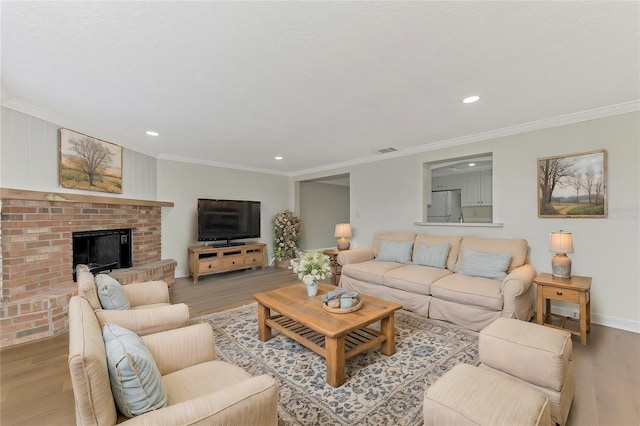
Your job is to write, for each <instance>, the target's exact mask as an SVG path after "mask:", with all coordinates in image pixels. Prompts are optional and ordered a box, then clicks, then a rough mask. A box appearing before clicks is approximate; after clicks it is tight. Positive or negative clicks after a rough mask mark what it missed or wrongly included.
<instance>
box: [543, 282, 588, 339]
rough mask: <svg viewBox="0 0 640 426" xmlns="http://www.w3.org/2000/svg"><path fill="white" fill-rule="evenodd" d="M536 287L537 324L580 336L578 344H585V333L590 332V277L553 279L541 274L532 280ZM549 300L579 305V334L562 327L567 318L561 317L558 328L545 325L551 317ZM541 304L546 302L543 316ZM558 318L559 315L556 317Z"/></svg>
mask: <svg viewBox="0 0 640 426" xmlns="http://www.w3.org/2000/svg"><path fill="white" fill-rule="evenodd" d="M533 281H534V282H535V283H536V285H537V292H538V304H537V305H538V306H537V311H538V313H537V322H538V324H543V325H546V326H549V327H555V328H560V329H562V330H566V331H569V332H570V333H571V334H574V335H576V336H580V343H582V344H583V345H586V344H587V333H588V332H589V331H591V277H580V276H577V275H574V276H572V277H571V278H569V279H561V278H555V277H554V276H553V275H551V274H547V273H542V274H540V275H538V276H537V277H536V278H535V279H534V280H533ZM551 300H560V301H563V302H571V303H576V304H578V305H579V309H580V332H576V331H574V330H569V329H567V328H565V327H564V325H565V323H566V321H567V319H571V318H567V317H562V318H563V320H562V323H561V324H560V326H559V327H558V326H555V325H552V324H549V323H547V320H550V317H551V315H555V314H552V313H551ZM543 302H546V306H545V307H546V311H545V312H546V314H543V310H542V308H543V306H542V305H543ZM556 316H559V315H556Z"/></svg>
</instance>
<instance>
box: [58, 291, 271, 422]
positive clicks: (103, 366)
mask: <svg viewBox="0 0 640 426" xmlns="http://www.w3.org/2000/svg"><path fill="white" fill-rule="evenodd" d="M142 339H143V341H144V344H145V346H146V347H147V349H148V350H149V352H150V353H151V355H152V356H153V359H154V361H155V363H156V366H157V367H158V370H159V371H160V374H161V375H162V383H163V385H164V388H165V390H166V392H167V395H168V404H167V406H166V407H164V408H160V409H157V410H155V411H149V412H147V413H144V414H141V415H139V416H136V417H134V418H132V419H125V420H124V421H123V422H122V424H127V425H143V424H145V425H160V424H166V425H168V424H171V425H187V424H188V425H238V426H240V425H257V426H261V425H265V426H266V425H273V426H274V425H277V423H278V420H277V393H278V390H277V385H276V383H275V381H274V380H273V378H271V377H269V376H267V375H262V376H258V377H251V376H250V375H249V374H248V373H247V372H245V371H244V370H242V369H241V368H240V367H237V366H235V365H232V364H229V363H226V362H223V361H217V360H215V342H214V337H213V331H212V330H211V327H210V326H209V325H208V324H196V325H192V326H189V327H184V328H180V329H174V330H170V331H164V332H160V333H153V334H149V335H146V336H142ZM69 370H70V372H71V383H72V386H73V394H74V398H75V406H76V422H77V424H78V425H115V424H116V423H120V420H123V419H122V418H119V417H118V411H117V409H116V406H115V402H114V398H113V394H112V391H111V386H110V383H109V373H108V370H107V360H106V351H105V346H104V342H103V339H102V331H101V325H100V323H99V322H98V319H97V317H96V315H95V313H94V310H93V308H92V306H91V305H90V304H89V302H88V301H87V300H86V299H84V298H82V297H78V296H75V297H72V298H71V300H70V302H69Z"/></svg>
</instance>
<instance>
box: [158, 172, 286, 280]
mask: <svg viewBox="0 0 640 426" xmlns="http://www.w3.org/2000/svg"><path fill="white" fill-rule="evenodd" d="M158 197H159V198H160V199H163V200H167V201H173V202H174V207H170V208H164V209H163V210H162V258H163V259H166V258H171V259H175V260H177V261H178V266H177V268H176V276H177V277H186V276H188V255H187V248H188V247H189V246H193V245H198V244H203V243H199V242H198V236H197V226H198V224H197V200H198V198H219V199H231V200H253V201H260V209H261V211H260V213H261V215H260V231H261V235H260V238H259V239H252V241H260V242H263V243H266V244H267V245H268V248H267V258H268V259H269V262H270V261H271V259H272V258H273V217H274V216H275V215H276V213H277V212H279V211H281V210H284V209H287V208H290V207H289V200H290V199H291V198H292V195H291V193H290V191H289V178H287V177H285V176H279V175H272V174H265V173H256V172H248V171H243V170H234V169H226V168H220V167H212V166H203V165H197V164H189V163H181V162H176V161H167V160H158Z"/></svg>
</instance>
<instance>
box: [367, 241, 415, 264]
mask: <svg viewBox="0 0 640 426" xmlns="http://www.w3.org/2000/svg"><path fill="white" fill-rule="evenodd" d="M412 248H413V241H389V240H380V241H378V257H376V260H381V261H385V262H398V263H409V262H410V261H411V249H412Z"/></svg>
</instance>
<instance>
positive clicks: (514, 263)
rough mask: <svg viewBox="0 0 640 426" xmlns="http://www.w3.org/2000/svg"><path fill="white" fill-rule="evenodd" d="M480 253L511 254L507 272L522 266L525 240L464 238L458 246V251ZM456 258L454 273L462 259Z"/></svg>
mask: <svg viewBox="0 0 640 426" xmlns="http://www.w3.org/2000/svg"><path fill="white" fill-rule="evenodd" d="M463 248H466V249H468V250H474V251H480V252H483V253H493V254H505V253H511V256H512V257H511V263H510V265H509V269H508V270H507V273H508V272H511V271H512V270H513V269H515V268H517V267H518V266H522V265H524V263H525V261H526V259H527V240H523V239H501V238H471V237H464V238H463V239H462V243H461V244H460V249H463ZM460 257H461V256H459V258H458V262H457V264H456V269H455V270H456V271H459V270H460V264H461V262H462V259H460Z"/></svg>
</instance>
